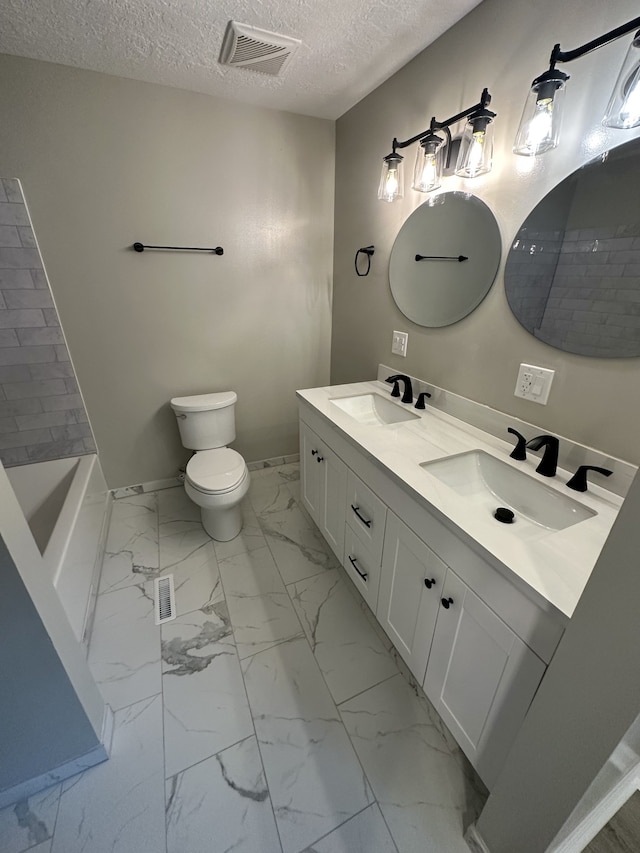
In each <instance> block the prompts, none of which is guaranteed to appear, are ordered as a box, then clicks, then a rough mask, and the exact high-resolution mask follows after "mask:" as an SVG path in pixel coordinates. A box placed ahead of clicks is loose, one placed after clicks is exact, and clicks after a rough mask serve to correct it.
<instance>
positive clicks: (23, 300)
mask: <svg viewBox="0 0 640 853" xmlns="http://www.w3.org/2000/svg"><path fill="white" fill-rule="evenodd" d="M79 390H80V389H79V387H78V382H77V379H76V376H75V373H74V371H73V367H72V365H71V361H70V359H69V352H68V350H67V347H66V344H65V341H64V337H63V334H62V330H61V329H60V318H59V317H58V313H57V311H56V309H55V306H54V304H53V298H52V296H51V291H50V289H49V283H48V281H47V277H46V274H45V272H44V267H43V265H42V260H41V258H40V254H39V252H38V249H37V248H36V241H35V237H34V234H33V230H32V227H31V223H30V221H29V214H28V212H27V208H26V205H25V202H24V198H23V195H22V190H21V187H20V184H19V182H18V181H17V180H14V179H12V178H2V179H0V459H1V460H2V463H3V465H4V466H5V467H7V468H8V467H11V466H12V465H24V464H27V463H29V462H35V461H44V460H47V459H62V458H64V457H65V456H78V455H83V454H86V453H95V451H96V445H95V441H94V438H93V435H92V433H91V428H90V426H89V423H88V418H87V413H86V411H85V409H84V406H83V403H82V398H81V396H80V393H79Z"/></svg>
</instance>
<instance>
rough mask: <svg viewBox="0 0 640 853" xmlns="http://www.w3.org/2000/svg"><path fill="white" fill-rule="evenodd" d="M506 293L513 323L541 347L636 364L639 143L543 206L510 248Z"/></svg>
mask: <svg viewBox="0 0 640 853" xmlns="http://www.w3.org/2000/svg"><path fill="white" fill-rule="evenodd" d="M505 290H506V294H507V300H508V302H509V305H510V307H511V310H512V311H513V313H514V314H515V316H516V318H517V319H518V321H519V322H520V323H521V324H522V325H523V326H524V328H525V329H526V330H527V331H528V332H530V333H531V334H532V335H534V336H535V337H536V338H538V339H539V340H541V341H544V342H545V343H546V344H550V345H551V346H553V347H557V348H558V349H562V350H565V351H566V352H573V353H577V354H578V355H590V356H597V357H599V358H614V357H623V356H640V139H635V140H632V141H631V142H627V143H626V144H625V145H621V146H620V147H619V148H615V149H613V150H612V151H609V152H607V153H606V154H604V155H601V156H600V157H598V159H597V160H596V161H594V162H592V163H589V164H587V165H586V166H583V167H582V168H581V169H579V170H578V171H576V172H574V173H573V174H572V175H570V176H569V177H568V178H566V179H565V180H564V181H562V183H560V184H558V186H557V187H555V188H554V189H553V190H551V192H550V193H549V194H548V195H546V196H545V197H544V198H543V199H542V201H541V202H540V203H539V204H538V205H537V207H535V208H534V210H533V211H532V212H531V213H530V214H529V216H528V217H527V218H526V219H525V221H524V222H523V224H522V227H521V228H520V230H519V231H518V233H517V234H516V237H515V239H514V241H513V244H512V246H511V250H510V251H509V255H508V257H507V264H506V269H505Z"/></svg>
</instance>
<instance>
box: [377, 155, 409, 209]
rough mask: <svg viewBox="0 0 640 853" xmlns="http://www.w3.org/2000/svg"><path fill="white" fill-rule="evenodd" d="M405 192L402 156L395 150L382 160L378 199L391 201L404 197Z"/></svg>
mask: <svg viewBox="0 0 640 853" xmlns="http://www.w3.org/2000/svg"><path fill="white" fill-rule="evenodd" d="M403 194H404V190H403V175H402V157H401V156H400V154H396V153H395V151H394V152H393V154H388V155H387V156H386V157H385V158H384V159H383V161H382V174H381V176H380V184H379V185H378V199H379V200H380V201H388V202H391V201H396V199H399V198H402V196H403Z"/></svg>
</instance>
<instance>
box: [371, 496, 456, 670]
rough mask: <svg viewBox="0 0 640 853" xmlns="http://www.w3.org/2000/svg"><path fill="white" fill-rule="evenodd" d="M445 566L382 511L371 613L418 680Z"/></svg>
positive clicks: (429, 642)
mask: <svg viewBox="0 0 640 853" xmlns="http://www.w3.org/2000/svg"><path fill="white" fill-rule="evenodd" d="M446 571H447V567H446V565H445V564H444V563H443V562H442V560H441V559H440V558H439V557H437V556H436V555H435V554H434V553H433V551H432V550H431V549H430V548H428V547H427V546H426V545H425V543H424V542H423V541H422V540H421V539H418V537H417V536H416V535H415V533H413V532H412V531H411V530H409V528H408V527H407V526H406V524H403V523H402V522H401V521H400V519H399V518H398V517H397V516H396V515H394V514H393V513H392V512H388V513H387V526H386V533H385V538H384V550H383V553H382V571H381V575H380V589H379V592H378V606H377V609H376V616H377V617H378V621H379V622H380V624H381V625H382V627H383V628H384V630H385V631H386V632H387V634H388V635H389V638H390V639H391V641H392V642H393V644H394V645H395V647H396V648H397V650H398V651H399V653H400V654H401V656H402V658H403V659H404V661H405V662H406V664H407V666H408V667H409V669H410V670H411V672H412V673H413V674H414V675H415V676H416V678H417V679H418V681H420V682H421V683H422V679H423V678H424V673H425V669H426V666H427V658H428V657H429V648H430V646H431V639H432V637H433V629H434V627H435V623H436V618H437V615H438V603H439V601H440V597H441V595H442V587H443V583H444V578H445V574H446Z"/></svg>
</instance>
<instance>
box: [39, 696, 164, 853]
mask: <svg viewBox="0 0 640 853" xmlns="http://www.w3.org/2000/svg"><path fill="white" fill-rule="evenodd" d="M165 844H166V835H165V826H164V772H163V756H162V702H161V698H160V696H156V697H154V698H152V699H145V700H144V701H142V702H138V703H136V704H135V705H131V706H129V707H128V708H124V709H122V710H121V711H118V712H117V713H116V715H115V728H114V737H113V747H112V752H111V758H110V759H109V761H105V762H104V764H100V765H98V766H97V767H93V768H91V769H90V770H86V771H85V772H84V773H81V774H80V775H78V776H74V777H73V778H72V779H69V780H67V781H66V782H63V783H62V794H61V797H60V808H59V810H58V822H57V824H56V831H55V835H54V841H53V847H52V853H88V851H91V853H131V851H134V850H140V851H142V850H145V851H146V850H149V851H153V853H164V851H165V849H166V847H165Z"/></svg>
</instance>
